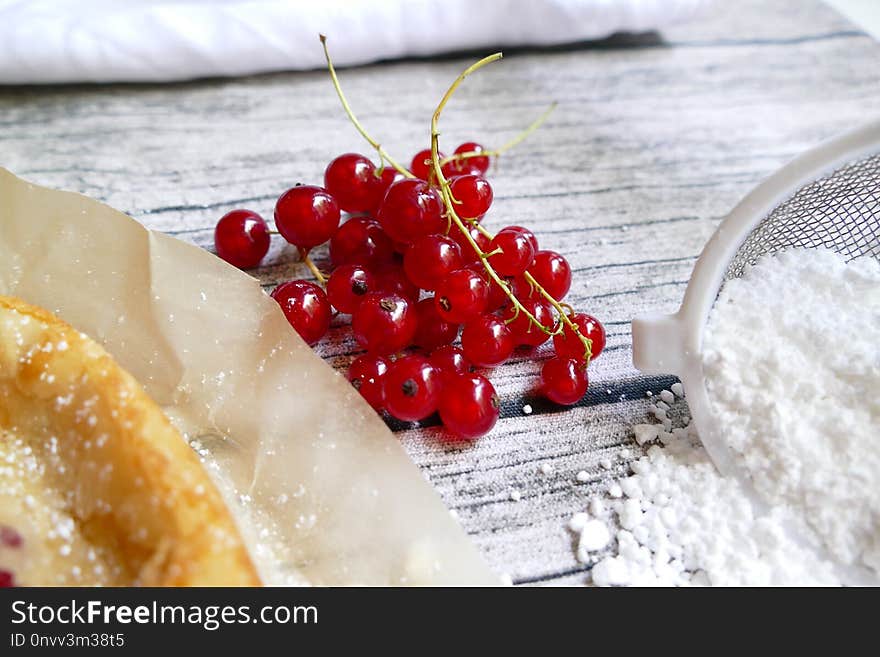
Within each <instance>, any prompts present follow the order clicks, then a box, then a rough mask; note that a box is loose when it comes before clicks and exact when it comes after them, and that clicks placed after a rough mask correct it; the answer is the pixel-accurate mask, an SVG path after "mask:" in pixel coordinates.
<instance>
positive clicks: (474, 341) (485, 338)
mask: <svg viewBox="0 0 880 657" xmlns="http://www.w3.org/2000/svg"><path fill="white" fill-rule="evenodd" d="M514 347H516V341H515V340H514V339H513V333H511V332H510V329H509V328H508V327H507V324H505V323H504V320H502V319H501V318H500V317H498V316H496V315H480V316H479V317H477V318H476V319H472V320H471V321H469V322H468V323H467V324H465V325H464V328H463V329H462V331H461V348H462V350H463V351H464V355H465V356H467V357H468V360H470V361H471V362H472V363H473V364H474V365H476V366H477V367H495V366H497V365H500V364H501V363H503V362H504V361H506V360H507V359H508V358H510V354H512V353H513V349H514Z"/></svg>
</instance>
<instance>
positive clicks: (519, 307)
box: [431, 52, 593, 367]
mask: <svg viewBox="0 0 880 657" xmlns="http://www.w3.org/2000/svg"><path fill="white" fill-rule="evenodd" d="M501 57H502V54H501V53H500V52H499V53H495V54H493V55H489V56H488V57H484V58H483V59H481V60H480V61H478V62H476V63H474V64H472V65H470V66H469V67H468V68H466V69H465V70H464V71H462V73H461V74H460V75H459V76H458V77H457V78H456V79H455V81H454V82H453V83H452V84H451V85H450V86H449V89H447V90H446V93H445V94H444V95H443V98H441V99H440V103H439V104H438V105H437V109H435V110H434V114H433V116H432V117H431V164H432V166H433V169H434V176H435V177H436V179H437V182H438V183H439V185H440V194H441V196H442V197H443V203H444V205H445V206H446V213H447V216H448V218H449V219H450V220H451V221H452V223H454V224H455V225H456V227H457V228H458V230H459V231H461V233H462V235H463V236H464V237H465V239H466V240H467V242H468V243H469V244H470V246H471V248H472V249H474V251H475V252H476V254H477V255H478V256H479V257H480V262H481V264H482V265H483V269H484V270H485V271H486V274H487V275H488V276H489V278H490V279H491V280H492V281H494V282H495V284H496V285H498V286H499V287H500V288H501V289H502V290H503V291H504V293H505V294H506V295H507V298H508V299H509V300H510V302H511V303H512V304H513V307H514V313H515V316H516V315H518V314H519V313H523V314H524V315H525V316H526V317H527V318H528V319H529V321H530V322H531V323H532V324H533V325H534V326H536V327H537V328H539V329H540V330H541V331H543V332H544V333H546V334H547V335H557V334H558V333H560V332H561V331H562V330H563V325H564V326H567V327H568V328H569V329H571V330H572V332H574V334H575V335H577V336H578V338H580V340H581V342H582V343H583V344H584V356H585V358H584V367H586V366H588V365H589V363H590V357H591V356H592V347H593V344H592V340H590V339H589V338H588V337H586V336H585V335H583V334H582V333H581V332H580V329H579V328H578V326H577V325H576V324H575V323H574V322H572V321H571V319H570V318H569V316H568V314H567V313H566V312H565V309H564V308H563V307H562V305H561V304H560V303H559V302H558V301H557V300H556V299H554V298H553V296H552V295H550V294H549V293H548V292H547V291H546V290H545V289H544V288H543V287H542V286H541V285H540V284H539V283H538V282H537V281H536V280H535V278H534V277H533V276H532V275H531V274H530V273H528V272H525V274H524V277H525V279H526V280H527V281H528V282H529V284H530V285H532V286H533V288H534V289H536V290H537V291H538V293H539V294H541V296H543V297H544V298H545V299H546V300H547V302H548V303H550V305H551V306H553V308H554V309H555V310H556V312H557V313H558V315H559V319H560V326H559V327H558V328H556V329H548V328H547V327H546V326H544V325H543V324H542V323H541V322H540V321H539V320H538V319H537V318H536V317H535V316H534V315H533V314H532V313H531V312H529V311H528V310H527V309H526V307H525V306H524V305H523V304H522V302H520V300H519V299H517V297H516V295H514V294H513V292H512V291H511V289H510V286H509V285H508V284H507V282H506V281H505V280H504V279H502V278H501V277H500V276H499V275H498V273H497V272H496V271H495V268H494V267H492V265H491V263H490V262H489V260H488V258H489V254H487V253H484V252H483V250H482V249H481V248H480V247H479V245H478V244H477V243H476V241H475V240H474V238H473V237H472V236H471V234H470V231H469V230H468V229H467V226H465V224H464V222H463V221H462V219H461V218H460V217H459V216H458V214H457V213H456V211H455V203H456V201H455V199H454V198H453V197H452V193H451V192H450V189H449V181H448V180H447V179H446V176H445V175H444V174H443V169H442V165H441V160H440V130H439V123H440V115H441V114H442V112H443V109H444V108H445V107H446V104H447V103H448V102H449V99H450V98H451V97H452V95H453V94H454V93H455V90H456V89H458V87H459V85H461V83H462V82H463V81H464V80H465V78H467V77H468V76H469V75H470V74H471V73H473V72H475V71H477V70H479V69H480V68H482V67H483V66H486V65H487V64H491V63H492V62H495V61H498V60H499V59H501ZM552 109H553V108H552V107H551V109H550V110H549V111H552ZM549 111H548V112H545V114H548V115H549ZM538 125H540V123H538ZM536 127H537V126H536ZM524 138H525V137H523V139H524ZM519 141H522V140H519ZM515 143H519V142H518V141H516V142H515ZM515 143H514V145H515ZM477 225H478V226H479V228H478V229H479V230H480V232H482V233H483V234H484V235H486V236H487V237H492V234H491V233H490V232H489V231H488V230H486V229H485V228H484V227H483V226H480V225H479V224H477Z"/></svg>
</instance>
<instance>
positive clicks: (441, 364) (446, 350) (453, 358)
mask: <svg viewBox="0 0 880 657" xmlns="http://www.w3.org/2000/svg"><path fill="white" fill-rule="evenodd" d="M428 360H429V361H431V365H433V366H434V367H435V368H436V369H437V371H438V372H440V374H441V375H443V376H447V375H455V374H467V373H468V372H470V371H471V362H470V361H469V360H468V359H467V356H465V355H464V352H463V351H462V350H461V349H460V348H458V347H453V346H452V345H444V346H443V347H440V348H439V349H435V350H434V351H432V352H431V357H430V358H429V359H428Z"/></svg>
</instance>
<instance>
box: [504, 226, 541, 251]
mask: <svg viewBox="0 0 880 657" xmlns="http://www.w3.org/2000/svg"><path fill="white" fill-rule="evenodd" d="M504 230H512V231H515V232H517V233H519V234H520V235H522V236H523V237H525V238H526V239H527V240H528V241H529V244H531V245H532V249H533V250H534V252H535V253H537V252H538V238H537V237H535V234H534V233H533V232H532V231H530V230H529V229H528V228H524V227H523V226H508V227H507V228H505V229H504Z"/></svg>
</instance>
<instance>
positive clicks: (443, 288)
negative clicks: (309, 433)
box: [215, 143, 605, 438]
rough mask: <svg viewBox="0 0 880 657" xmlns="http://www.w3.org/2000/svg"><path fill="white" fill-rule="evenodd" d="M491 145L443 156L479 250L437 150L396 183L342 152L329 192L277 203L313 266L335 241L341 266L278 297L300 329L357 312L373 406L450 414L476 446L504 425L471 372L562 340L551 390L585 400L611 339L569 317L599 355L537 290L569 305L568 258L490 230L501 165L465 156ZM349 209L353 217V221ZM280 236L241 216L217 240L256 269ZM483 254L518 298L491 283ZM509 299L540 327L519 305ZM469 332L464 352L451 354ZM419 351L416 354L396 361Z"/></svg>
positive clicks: (486, 386)
mask: <svg viewBox="0 0 880 657" xmlns="http://www.w3.org/2000/svg"><path fill="white" fill-rule="evenodd" d="M481 151H482V148H481V147H480V146H479V145H478V144H475V143H467V144H462V145H461V146H460V147H459V148H458V149H457V150H456V156H453V157H452V158H445V157H444V158H443V159H444V160H445V164H444V165H443V166H444V174H445V175H446V176H448V177H449V190H450V192H451V194H452V196H453V197H454V198H455V199H456V200H457V201H458V204H457V205H456V213H457V215H458V216H459V217H461V218H462V219H463V220H465V221H466V222H467V225H468V234H469V235H470V237H471V239H472V240H473V241H474V242H475V243H476V244H477V245H478V247H479V251H477V250H475V249H474V248H473V247H472V245H471V244H470V242H469V241H468V240H467V238H466V237H465V235H464V234H463V233H461V231H458V230H455V227H452V230H450V229H449V221H448V219H447V218H446V216H445V214H446V213H445V210H444V204H443V199H442V198H441V195H440V193H439V191H438V189H437V188H436V187H435V186H433V185H432V184H431V183H430V182H429V180H432V179H433V176H432V175H431V171H430V169H429V163H430V158H431V155H430V151H422V152H420V153H418V154H417V155H416V156H415V157H414V158H413V162H412V167H411V171H412V172H413V173H414V174H415V175H421V176H424V179H422V178H401V179H398V180H395V175H394V172H393V170H391V169H390V168H385V169H384V170H382V171H379V170H377V169H376V167H375V166H374V165H373V163H372V162H371V161H370V160H369V159H367V158H366V157H364V156H362V155H356V154H351V153H349V154H346V155H340V156H339V157H337V158H336V159H335V160H333V161H332V162H331V163H330V164H329V166H328V167H327V170H326V172H325V174H324V187H316V186H309V185H299V186H297V187H293V188H292V189H289V190H288V191H286V192H285V193H284V194H282V195H281V197H280V198H279V199H278V202H277V204H276V206H275V225H276V227H277V229H278V232H279V233H280V234H281V236H282V237H284V239H286V240H287V241H288V242H290V243H291V244H293V245H294V246H296V247H297V248H298V249H299V250H300V252H301V253H302V254H303V256H304V258H305V257H307V256H308V253H309V251H310V250H311V249H313V248H314V247H316V246H318V245H320V244H323V243H325V242H327V241H329V242H330V261H331V263H332V264H333V266H334V269H333V273H332V274H331V275H330V277H329V278H328V279H326V281H325V280H324V277H323V275H322V274H321V273H320V272H319V271H317V270H315V273H316V275H317V277H318V280H319V282H321V283H325V285H326V292H325V290H324V288H322V287H321V286H319V285H317V284H315V283H313V282H310V281H305V280H295V281H288V282H286V283H282V284H281V285H279V286H278V287H277V288H276V289H275V291H274V292H273V293H272V297H273V298H274V299H275V300H276V301H277V302H278V303H279V304H280V305H281V308H282V310H283V311H284V314H285V315H286V316H287V319H288V320H289V321H290V323H291V325H292V326H293V327H294V328H295V329H296V331H297V332H298V333H299V334H300V335H301V336H302V338H303V339H304V340H305V341H306V342H308V343H309V344H315V343H316V342H318V340H320V339H321V338H322V337H323V336H324V334H325V333H326V332H327V330H328V328H329V326H330V319H331V315H332V312H333V309H334V308H335V309H336V311H338V312H340V313H349V314H351V315H352V321H351V327H352V332H353V334H354V337H355V339H356V340H357V342H358V343H359V344H360V345H361V346H362V347H363V348H364V349H366V351H367V353H366V354H365V355H363V356H361V357H359V358H357V359H356V360H355V361H354V362H353V363H352V364H351V367H350V369H349V372H348V378H349V380H350V381H351V382H352V384H353V385H354V386H355V387H356V388H357V389H358V390H359V391H360V393H361V394H362V395H363V396H364V398H365V399H366V400H367V401H368V402H369V403H370V404H371V405H372V406H373V408H375V409H376V410H378V411H383V410H385V411H387V412H388V413H389V414H391V415H392V416H393V417H396V418H398V419H400V420H405V421H414V420H421V419H423V418H425V417H427V416H429V415H431V414H432V413H434V412H435V411H439V414H440V418H441V419H442V421H443V423H444V425H445V426H446V427H447V428H448V429H449V430H450V431H451V432H452V433H453V434H455V435H457V436H460V437H465V438H473V437H476V436H479V435H482V434H484V433H486V432H487V431H488V430H489V429H491V428H492V426H494V424H495V421H496V419H497V417H498V406H499V403H498V397H497V395H496V394H495V390H494V388H493V386H492V384H491V383H490V382H489V381H488V380H487V379H486V378H485V377H483V376H482V375H480V374H475V373H472V372H471V368H472V367H474V366H475V367H479V368H492V367H496V366H498V365H500V364H501V363H503V362H504V361H506V360H507V359H508V358H509V357H510V356H511V354H512V353H513V351H514V349H516V348H517V347H522V348H528V349H534V348H536V347H538V346H540V345H542V344H544V343H545V342H546V341H547V340H548V339H549V338H550V336H551V335H552V336H553V345H554V348H555V350H556V358H552V359H550V360H548V361H547V362H546V363H545V364H544V368H543V370H542V378H543V390H544V394H545V395H546V396H547V397H548V398H549V399H551V400H553V401H555V402H558V403H561V404H573V403H575V402H577V401H578V400H579V399H580V398H581V397H583V395H584V393H585V392H586V390H587V374H586V365H585V362H586V360H587V359H588V357H590V358H595V357H596V356H598V355H599V353H600V352H601V350H602V347H603V346H604V343H605V332H604V329H603V328H602V325H601V324H600V323H599V322H598V321H596V320H595V319H594V318H593V317H591V316H589V315H584V314H581V313H573V314H571V315H570V317H569V319H570V320H571V322H572V323H573V324H574V325H575V326H577V328H578V330H579V333H580V335H582V336H585V337H586V338H587V339H589V340H590V341H591V342H592V344H591V349H590V352H587V351H586V350H585V348H584V343H583V342H582V340H581V338H580V335H576V334H575V332H574V330H573V328H572V327H569V326H564V327H561V328H560V326H559V320H558V319H557V318H556V315H555V313H554V307H553V306H552V305H551V303H550V302H549V301H548V300H547V299H545V298H544V297H543V295H542V294H540V293H539V292H538V289H539V288H538V286H540V288H543V291H545V292H546V293H547V294H549V295H550V296H551V297H552V298H553V299H555V300H556V301H557V302H558V301H561V300H562V299H563V298H564V297H565V295H566V294H567V293H568V290H569V287H570V286H571V268H570V267H569V264H568V262H567V261H566V259H565V258H564V257H563V256H561V255H559V254H558V253H556V252H554V251H547V250H541V249H539V248H538V240H537V239H536V238H535V235H534V234H533V233H532V232H531V231H530V230H528V229H527V228H523V227H521V226H508V227H506V228H503V229H501V230H500V231H499V232H498V233H497V234H496V235H494V236H491V235H490V234H489V233H488V232H487V231H486V230H485V229H484V228H483V227H482V225H481V223H480V222H481V221H482V219H483V217H484V216H485V214H486V212H487V211H488V210H489V207H490V206H491V203H492V187H491V185H490V184H489V182H488V181H487V180H486V178H484V174H485V172H486V170H487V169H488V167H489V157H488V156H476V157H468V158H460V157H457V156H460V155H462V154H467V153H479V152H481ZM441 157H443V156H442V155H441ZM341 211H344V212H347V213H352V214H353V215H354V216H351V217H350V218H349V219H348V220H347V221H346V222H345V223H343V224H342V225H340V217H341ZM373 217H375V218H373ZM453 231H454V232H453ZM269 236H270V231H269V228H268V226H267V225H266V222H265V221H264V220H263V219H262V218H261V217H260V216H259V215H257V214H256V213H254V212H250V211H248V210H233V211H232V212H230V213H228V214H227V215H225V216H224V217H223V218H222V219H220V221H219V223H218V224H217V229H216V231H215V246H216V249H217V253H218V254H219V255H220V257H222V258H223V259H225V260H227V261H228V262H230V263H232V264H234V265H236V266H239V267H253V266H255V265H256V264H257V263H259V261H260V260H261V259H262V257H263V256H264V255H265V254H266V252H267V250H268V248H269ZM484 260H485V261H486V262H488V264H489V265H490V266H491V267H492V268H493V269H494V271H495V272H496V273H497V274H498V275H499V276H500V277H502V280H504V281H505V282H506V283H507V284H508V286H509V287H508V290H505V289H503V288H502V287H501V286H500V285H499V284H498V283H497V282H495V281H494V280H492V279H491V278H490V277H488V276H487V275H486V270H485V267H484V264H483V261H484ZM527 273H528V274H531V277H532V278H533V279H534V281H536V282H537V285H533V284H531V283H530V282H529V280H527V279H526V278H525V275H526V274H527ZM510 294H513V295H514V296H515V297H516V299H517V300H518V301H519V302H520V303H521V304H522V306H523V307H524V308H525V309H526V310H527V311H528V314H530V315H531V316H532V317H534V318H535V319H537V320H538V322H539V324H538V325H536V324H535V323H534V322H533V321H532V319H531V318H530V317H529V316H528V315H527V314H526V313H523V312H520V311H519V309H518V308H517V307H516V306H515V305H513V304H512V303H510V301H511V300H510V296H509V295H510ZM459 332H460V334H461V346H460V347H455V346H452V343H453V342H454V341H455V340H456V338H458V337H459ZM410 347H414V348H416V350H417V351H416V352H415V353H411V354H409V355H403V356H398V357H397V358H393V357H394V356H395V355H398V354H401V353H402V352H404V351H405V350H406V349H408V348H410Z"/></svg>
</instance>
